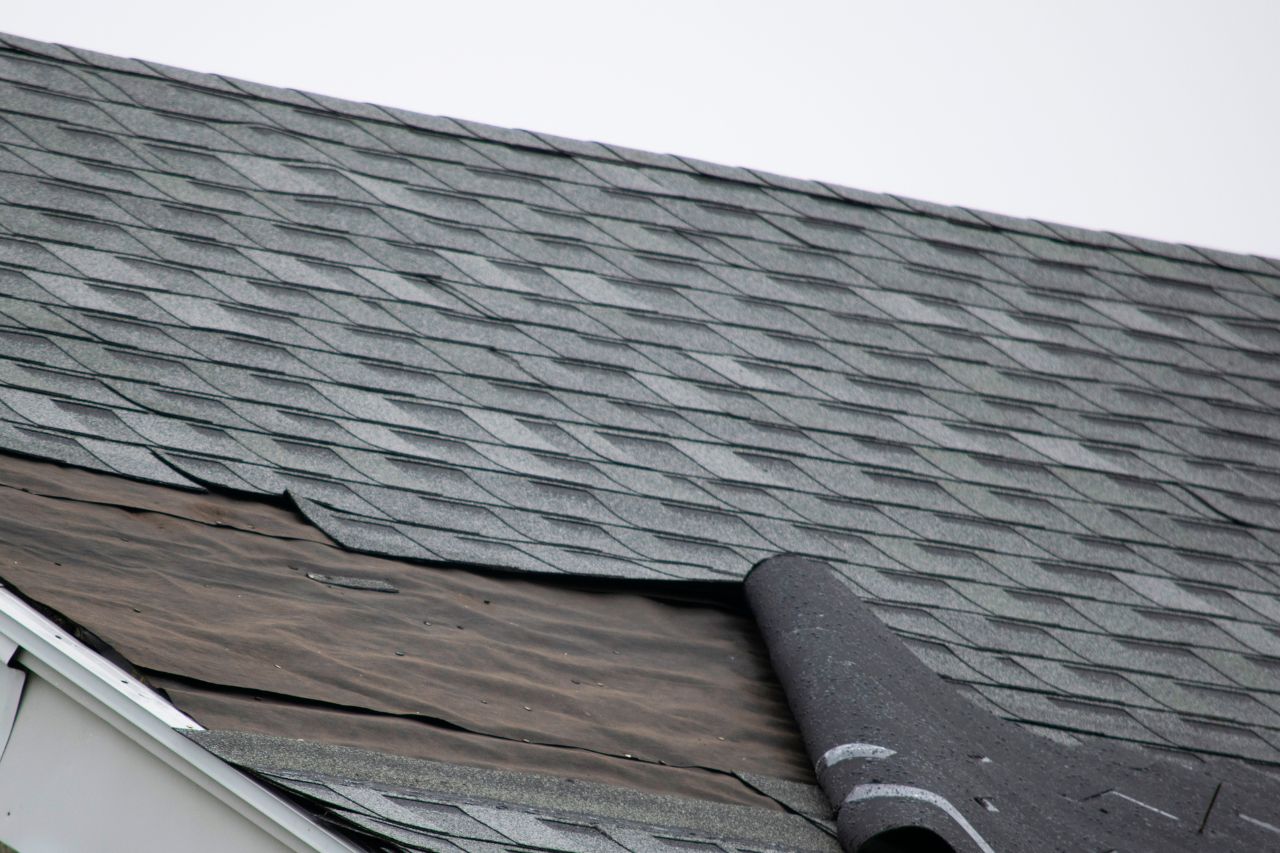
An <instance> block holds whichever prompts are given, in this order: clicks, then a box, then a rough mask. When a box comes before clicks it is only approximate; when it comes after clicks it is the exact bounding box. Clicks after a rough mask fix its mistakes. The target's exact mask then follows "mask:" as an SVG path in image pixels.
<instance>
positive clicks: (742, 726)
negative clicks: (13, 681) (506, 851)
mask: <svg viewBox="0 0 1280 853" xmlns="http://www.w3.org/2000/svg"><path fill="white" fill-rule="evenodd" d="M0 497H2V499H0V561H2V562H3V566H4V569H3V576H4V579H5V583H6V585H9V586H10V587H11V588H13V589H15V590H16V591H18V592H19V593H21V594H23V595H25V596H27V597H28V598H29V599H31V600H34V601H36V602H39V603H40V604H42V605H44V606H46V607H49V608H52V609H53V610H55V611H56V612H58V613H59V614H61V615H62V616H64V617H66V618H68V619H70V620H71V621H72V622H73V623H74V624H76V625H79V626H82V627H83V628H86V629H88V630H89V631H91V632H92V633H93V634H94V635H96V636H97V637H98V638H100V639H101V640H102V641H103V642H105V643H106V644H107V645H108V646H109V647H110V648H111V649H112V650H114V652H115V653H116V654H119V655H121V656H123V658H124V659H126V660H127V661H128V662H129V663H130V664H131V665H132V666H133V667H134V668H135V669H136V670H137V671H138V672H139V673H140V674H141V676H142V677H143V678H144V679H146V680H147V681H148V682H149V683H151V684H152V685H153V686H156V687H159V688H161V689H163V690H165V692H166V693H167V695H168V696H169V697H170V699H171V700H172V701H173V702H174V704H175V705H177V706H178V707H179V708H181V709H182V710H183V711H186V712H187V713H189V714H191V715H192V716H193V717H194V718H195V719H196V720H197V721H198V722H200V723H201V724H202V725H204V726H206V727H208V728H214V729H234V730H240V731H251V732H259V733H263V734H271V735H280V736H285V737H297V738H305V739H307V740H311V741H318V742H322V743H331V744H338V745H345V746H358V747H362V748H366V749H371V750H376V751H379V752H383V753H387V754H390V755H400V756H405V757H415V758H430V759H436V760H444V761H457V762H459V763H465V764H470V765H474V766H481V767H496V768H502V769H507V770H524V771H527V772H538V773H554V774H557V775H560V776H566V777H572V778H577V779H586V780H594V781H596V782H603V783H609V784H615V785H622V786H625V787H630V788H639V789H643V790H649V791H652V792H655V793H662V794H668V795H676V796H686V797H697V798H700V799H706V800H711V801H716V802H727V803H740V804H750V805H754V806H757V807H763V808H774V809H776V808H780V807H779V806H778V804H777V803H775V802H774V801H773V800H771V799H769V798H767V797H765V796H762V795H761V794H759V793H757V792H756V791H755V790H754V789H752V788H751V787H749V786H748V785H746V784H745V783H744V782H742V781H741V780H739V779H738V778H736V777H735V776H734V775H733V774H734V773H735V772H740V773H748V774H760V775H766V776H776V777H784V778H789V779H792V780H794V781H797V782H802V783H808V784H813V781H814V780H813V773H812V770H811V768H810V767H809V765H808V763H807V762H806V761H805V757H804V749H803V746H802V745H801V743H800V740H799V736H798V734H797V732H796V729H795V724H794V722H793V721H792V719H791V715H790V713H789V711H788V709H787V705H786V700H785V698H784V697H783V696H782V693H781V689H780V688H779V686H778V683H777V681H776V679H775V678H774V677H773V674H772V671H771V670H770V668H769V663H768V659H767V655H766V653H765V651H764V649H763V647H762V646H761V644H760V641H759V637H758V635H757V633H756V631H755V627H754V623H753V622H752V620H751V618H750V616H749V615H748V614H747V613H746V612H745V610H744V609H742V605H741V602H740V601H739V600H737V599H735V598H734V597H733V596H732V595H730V594H729V593H730V590H727V589H725V590H721V592H720V595H719V596H717V598H718V599H719V600H715V599H713V598H709V597H707V596H706V595H701V596H700V595H698V594H697V592H696V591H694V590H686V589H682V588H668V589H666V590H662V589H659V588H656V587H654V586H653V585H652V584H650V585H648V586H647V587H638V586H635V585H633V586H632V587H631V588H629V589H608V588H599V587H598V588H596V589H592V588H590V587H588V586H584V585H582V583H581V582H578V583H576V584H575V583H566V582H564V581H562V580H559V581H557V580H553V579H549V578H544V579H530V578H522V577H512V576H505V577H503V576H494V575H485V574H477V573H475V572H472V571H466V570H462V569H457V568H434V569H433V568H430V567H424V566H421V565H414V564H411V563H405V562H400V561H396V560H386V559H381V558H378V557H371V556H366V555H360V554H352V553H350V552H348V551H345V550H344V549H342V548H341V547H340V546H338V545H336V544H335V543H333V542H330V541H324V538H323V537H321V536H317V535H316V531H315V530H314V528H312V527H311V526H310V525H309V524H308V523H307V522H306V521H305V520H304V519H301V518H299V517H298V516H297V515H296V513H294V512H292V511H290V510H287V509H284V508H281V507H275V506H270V505H267V504H265V503H263V502H261V501H255V500H243V499H239V500H238V499H234V498H228V497H224V496H219V495H212V494H207V493H204V494H191V493H187V492H180V491H178V490H175V489H171V488H166V487H163V486H156V485H149V484H140V483H131V482H129V481H127V480H123V479H122V478H120V477H116V476H111V475H104V474H97V473H93V472H88V471H78V470H73V469H68V468H62V467H59V466H57V465H52V464H50V463H46V462H38V461H30V460H21V459H16V458H14V457H11V456H6V455H2V454H0ZM362 586H363V588H362Z"/></svg>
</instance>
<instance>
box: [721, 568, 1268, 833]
mask: <svg viewBox="0 0 1280 853" xmlns="http://www.w3.org/2000/svg"><path fill="white" fill-rule="evenodd" d="M746 592H747V598H748V601H749V602H750V605H751V609H752V611H753V612H754V613H755V616H756V619H757V622H758V623H759V626H760V630H761V633H762V634H763V636H764V640H765V643H766V644H767V646H768V648H769V654H770V657H771V658H772V660H773V665H774V668H775V670H776V672H777V675H778V679H779V681H780V682H781V683H782V685H783V689H784V690H785V691H786V694H787V700H788V702H789V703H790V705H791V709H792V711H793V713H794V714H795V717H796V721H797V723H798V725H799V727H800V731H801V734H802V735H803V737H804V742H805V747H806V749H807V750H808V753H809V758H810V760H811V761H812V762H813V764H814V769H815V772H816V774H817V776H818V781H819V783H820V784H821V785H822V788H823V790H824V792H825V793H826V795H827V797H828V799H829V800H830V801H831V805H832V808H833V809H834V810H835V811H836V812H837V824H838V827H839V833H840V843H841V845H842V846H843V847H844V849H845V850H846V851H848V853H858V851H861V853H869V851H872V850H875V851H886V850H887V851H895V850H906V849H910V850H926V851H933V850H940V851H941V850H954V851H966V852H968V851H972V853H1009V852H1010V851H1026V850H1064V851H1065V850H1090V849H1092V850H1112V849H1118V850H1154V849H1161V850H1165V851H1174V850H1188V851H1190V850H1205V849H1221V848H1223V847H1225V846H1226V844H1227V843H1228V842H1230V843H1231V844H1238V845H1240V847H1239V848H1238V849H1246V847H1245V845H1248V844H1258V845H1260V846H1261V847H1266V846H1268V845H1269V844H1274V843H1275V837H1274V835H1273V834H1271V833H1269V832H1267V831H1266V830H1265V829H1264V828H1260V827H1259V826H1258V820H1257V819H1256V818H1251V816H1257V815H1263V814H1267V813H1269V812H1270V810H1271V808H1272V805H1270V804H1269V802H1268V800H1267V798H1266V785H1267V784H1268V780H1267V779H1266V778H1265V777H1264V776H1263V775H1262V774H1260V773H1258V772H1256V771H1254V770H1253V769H1251V768H1249V767H1246V766H1245V765H1243V764H1238V763H1234V762H1225V761H1223V762H1211V763H1206V764H1204V765H1201V766H1199V767H1194V768H1193V767H1191V766H1187V765H1182V764H1177V763H1174V762H1173V761H1169V760H1164V759H1154V760H1153V759H1151V758H1150V757H1148V756H1147V755H1145V754H1140V753H1137V752H1134V751H1131V750H1129V749H1127V748H1125V747H1122V746H1111V745H1109V744H1106V743H1105V742H1104V743H1103V745H1101V746H1099V745H1096V744H1088V745H1083V746H1075V747H1070V746H1066V745H1063V744H1060V743H1058V742H1056V741H1053V740H1050V739H1048V738H1046V737H1041V736H1040V735H1037V734H1035V733H1034V732H1032V731H1029V730H1027V729H1024V728H1023V727H1021V726H1019V725H1017V724H1014V723H1010V722H1008V721H1005V720H1002V719H999V718H997V717H996V716H994V715H992V714H991V713H989V712H988V711H986V710H985V709H983V708H980V707H978V706H977V705H975V704H974V703H972V702H970V701H968V700H967V699H965V698H964V697H963V696H962V695H961V693H960V692H958V691H957V690H956V689H954V688H953V687H952V686H951V685H949V684H947V683H946V682H944V681H943V680H941V679H940V678H939V677H938V676H937V675H936V674H934V673H933V672H932V671H930V670H929V669H928V668H927V667H926V666H925V665H924V663H922V662H921V661H920V660H919V659H918V658H917V657H916V656H915V655H914V654H912V652H911V650H910V649H909V648H908V647H907V645H906V644H904V643H903V642H902V640H900V639H899V638H898V637H897V636H895V635H894V634H892V633H891V632H890V631H889V630H888V629H887V628H886V627H885V626H884V625H883V624H882V623H881V622H880V620H879V619H878V618H877V617H876V616H875V615H874V614H873V613H872V612H871V611H870V610H869V609H868V608H867V607H866V606H865V605H863V603H862V602H861V601H860V600H859V599H858V597H857V596H856V595H855V594H854V593H853V591H852V590H851V589H850V587H849V586H848V585H847V584H846V583H845V582H844V581H843V580H842V578H841V576H840V575H839V574H838V573H837V572H836V570H835V569H833V568H832V567H831V566H830V565H828V564H826V563H824V562H821V561H816V560H811V559H806V558H801V557H795V556H788V555H784V556H779V557H773V558H770V559H767V560H765V561H763V562H761V563H760V564H758V565H757V566H756V567H755V568H754V569H753V570H752V571H751V573H750V574H749V575H748V577H747V580H746ZM1224 798H1226V799H1224ZM904 845H905V846H904ZM1232 849H1236V848H1232Z"/></svg>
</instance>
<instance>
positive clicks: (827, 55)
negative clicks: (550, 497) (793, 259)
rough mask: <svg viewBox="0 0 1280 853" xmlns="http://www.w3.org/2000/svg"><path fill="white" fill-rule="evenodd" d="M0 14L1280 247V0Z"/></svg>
mask: <svg viewBox="0 0 1280 853" xmlns="http://www.w3.org/2000/svg"><path fill="white" fill-rule="evenodd" d="M0 30H4V31H8V32H12V33H17V34H20V35H25V36H29V37H32V38H38V39H43V40H48V41H56V42H61V43H63V44H71V45H75V46H81V47H89V48H93V49H95V50H100V51H103V52H107V53H115V54H123V55H127V56H134V57H138V58H142V59H151V60H155V61H159V62H165V63H168V64H172V65H178V66H182V67H186V68H194V69H198V70H201V71H215V72H219V73H223V74H228V75H231V76H237V77H242V78H246V79H250V80H256V81H260V82H264V83H272V84H277V85H282V86H289V87H294V88H301V89H307V90H310V91H316V92H323V93H325V94H330V95H338V96H342V97H347V98H355V99H359V100H365V101H374V102H377V103H381V104H389V105H394V106H399V107H405V108H407V109H412V110H417V111H420V112H426V113H433V114H438V115H450V116H458V117H462V118H470V119H475V120H479V121H485V122H489V123H492V124H498V125H503V126H508V127H523V128H528V129H531V130H540V131H546V132H550V133H557V134H560V135H563V136H570V137H575V138H583V139H594V140H599V141H603V142H613V143H618V144H623V145H629V146H632V147H636V148H642V149H646V150H653V151H666V152H671V153H676V154H686V155H692V156H695V157H701V158H704V159H707V160H713V161H716V162H721V163H731V164H735V165H743V166H752V167H757V168H762V169H767V170H770V171H774V172H779V173H782V174H787V175H794V176H797V177H805V178H820V179H823V180H829V181H834V182H837V183H842V184H847V185H850V186H855V187H860V188H863V189H871V190H884V191H888V192H893V193H897V194H900V195H907V196H913V197H917V198H924V199H929V200H933V201H940V202H947V203H954V204H963V205H967V206H970V207H977V208H982V209H988V210H995V211H999V212H1002V213H1011V214H1018V215H1026V216H1034V217H1037V218H1040V219H1047V220H1051V221H1058V222H1067V223H1071V224H1077V225H1085V226H1089V227H1094V228H1103V229H1107V230H1114V231H1121V232H1125V233H1132V234H1140V235H1144V236H1151V237H1159V238H1162V239H1167V240H1175V241H1181V242H1190V243H1195V244H1200V245H1206V246H1214V247H1218V248H1224V249H1234V250H1236V251H1243V252H1253V253H1260V254H1266V255H1270V256H1272V257H1280V2H1277V0H1203V2H1188V0H1163V2H1139V0H1106V1H1105V2H1094V0H1059V1H1058V2H1049V0H1033V1H1032V2H1027V0H1007V2H993V1H992V0H972V2H962V0H952V1H951V2H945V1H944V0H940V1H939V2H884V0H880V2H874V3H869V2H868V3H864V2H846V3H837V2H826V3H822V2H798V0H785V2H784V0H778V2H773V3H765V2H748V0H739V2H697V1H696V0H684V2H664V1H663V0H647V2H642V3H639V2H608V0H597V2H552V0H546V1H545V2H533V1H532V0H529V1H528V2H482V1H481V0H453V2H429V1H428V0H419V2H391V0H361V2H357V3H342V4H337V3H326V2H324V0H312V2H306V3H304V2H284V0H280V1H279V2H273V0H216V2H206V3H199V4H197V3H183V2H177V0H164V2H159V1H158V0H157V2H149V0H64V1H63V2H59V0H5V2H4V4H3V6H2V7H0Z"/></svg>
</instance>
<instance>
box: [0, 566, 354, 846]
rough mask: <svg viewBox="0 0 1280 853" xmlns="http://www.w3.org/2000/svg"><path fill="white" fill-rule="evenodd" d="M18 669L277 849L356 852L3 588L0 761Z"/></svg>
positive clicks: (15, 706)
mask: <svg viewBox="0 0 1280 853" xmlns="http://www.w3.org/2000/svg"><path fill="white" fill-rule="evenodd" d="M6 664H8V666H6ZM19 667H20V668H19ZM23 670H26V672H29V673H31V674H32V675H34V676H36V677H38V678H41V679H44V680H45V681H47V682H49V684H50V685H52V686H53V687H55V688H56V689H57V690H59V691H60V692H61V693H62V694H63V695H65V696H66V697H67V698H69V699H70V700H72V701H74V702H76V703H77V704H79V705H80V706H82V707H83V708H85V709H86V710H88V711H89V712H90V713H92V714H93V715H95V716H96V717H98V718H100V719H101V720H102V721H104V722H105V723H107V724H108V725H110V726H111V727H112V728H114V729H115V730H117V731H118V732H120V733H121V734H123V735H124V736H125V737H127V738H128V739H129V740H131V741H132V742H133V743H135V744H136V745H137V746H138V747H140V748H141V749H143V750H145V751H146V752H147V753H150V754H151V755H152V756H154V757H155V758H157V759H159V760H160V761H161V762H162V763H163V764H165V765H167V766H168V767H169V768H171V769H172V770H174V771H176V772H177V773H179V774H180V775H182V776H183V777H185V778H186V779H188V780H189V781H191V782H192V783H194V784H195V785H196V786H198V787H199V788H200V789H202V790H203V791H205V792H206V793H208V794H209V795H210V796H212V797H214V798H216V799H217V800H219V801H220V802H222V803H223V804H224V805H226V806H228V807H229V808H231V809H232V810H233V811H234V812H235V813H237V814H238V815H240V816H241V817H242V818H244V819H245V820H246V821H248V822H249V823H251V824H252V825H254V826H256V827H258V828H259V829H260V830H261V831H263V832H264V833H266V834H267V835H269V836H270V837H271V838H273V839H274V840H275V841H276V842H278V843H279V844H281V845H282V846H283V847H284V848H285V849H287V850H294V851H299V853H302V851H325V853H328V851H333V853H356V851H357V848H355V847H353V846H351V845H350V844H349V843H347V842H346V841H344V840H343V839H341V838H339V837H338V836H336V835H334V834H333V833H331V832H329V831H328V830H326V829H324V828H323V827H321V826H320V825H319V824H317V823H315V822H314V821H313V820H312V818H311V817H309V816H308V815H307V814H306V812H304V811H302V810H301V809H300V808H298V807H297V806H294V805H293V804H292V803H289V802H287V801H285V800H284V799H282V798H281V797H279V796H277V795H276V794H274V793H273V792H271V791H269V790H268V789H266V788H264V787H263V786H261V785H259V784H258V783H256V782H254V781H253V780H252V779H250V778H249V777H248V776H246V775H244V774H243V773H241V772H240V771H238V770H236V769H235V768H233V767H232V766H231V765H229V764H226V763H225V762H223V761H222V760H221V759H220V758H218V757H216V756H214V755H213V754H211V753H209V752H206V751H205V750H204V749H202V748H201V747H199V746H198V745H196V744H195V743H192V742H191V741H189V740H188V739H187V738H185V737H184V736H183V735H182V734H181V733H180V731H179V730H182V729H186V730H193V729H195V730H198V729H200V728H201V726H200V725H199V724H198V723H196V722H195V721H194V720H192V719H191V718H190V717H188V716H187V715H186V714H184V713H182V712H181V711H179V710H178V709H177V708H175V707H173V706H172V705H170V704H169V703H168V702H166V701H165V700H164V699H163V698H161V697H160V696H159V695H158V694H157V693H155V692H154V691H153V690H151V689H150V688H149V687H147V686H146V685H145V684H143V683H142V682H140V681H138V680H137V679H136V678H134V677H132V676H131V675H129V674H128V673H127V672H125V671H124V670H122V669H121V668H120V667H118V666H116V665H115V664H114V663H112V662H111V661H109V660H107V659H106V658H104V657H102V656H101V655H99V654H97V653H96V652H94V651H92V650H91V649H89V648H87V647H86V646H84V645H83V644H82V643H80V642H79V641H78V640H76V639H74V638H73V637H71V636H69V635H68V634H67V633H66V632H65V631H63V630H62V629H61V628H59V627H58V626H57V625H56V624H54V623H53V622H51V621H50V620H49V619H47V618H46V617H44V616H43V615H41V614H40V613H39V612H37V611H36V610H35V609H33V608H32V607H30V606H29V605H28V604H26V603H25V602H23V601H22V600H21V599H20V598H18V597H17V596H16V595H14V594H13V593H12V592H10V591H9V590H8V589H5V588H3V586H0V679H2V680H0V758H3V754H4V749H5V745H6V742H7V741H8V739H9V735H10V731H11V729H12V727H13V721H14V718H15V716H16V714H17V713H18V711H19V706H20V703H21V693H22V688H23V684H22V682H23V680H24V679H25V676H26V673H24V672H23ZM7 673H15V675H8V674H7ZM15 688H16V689H15Z"/></svg>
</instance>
